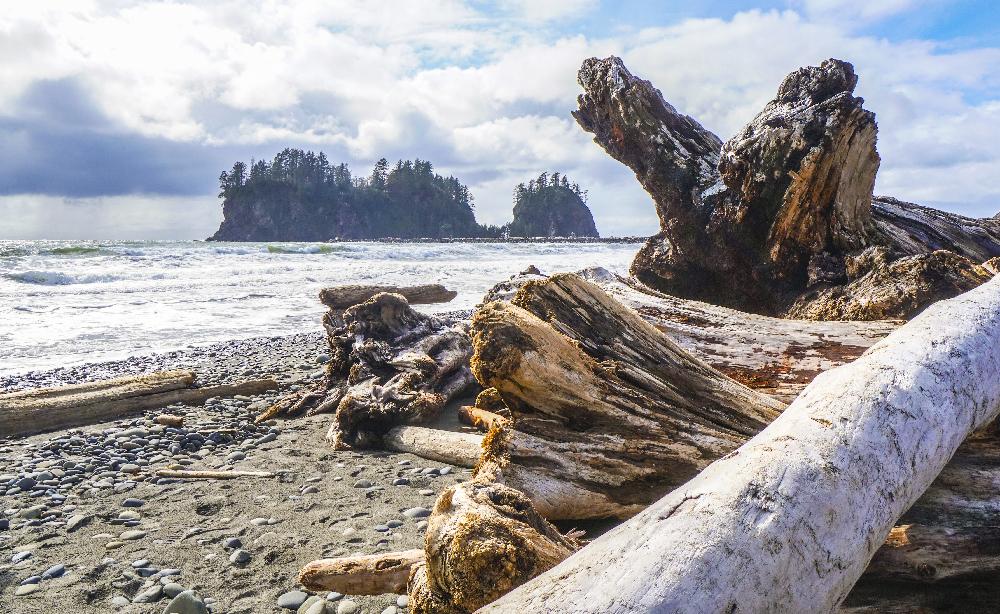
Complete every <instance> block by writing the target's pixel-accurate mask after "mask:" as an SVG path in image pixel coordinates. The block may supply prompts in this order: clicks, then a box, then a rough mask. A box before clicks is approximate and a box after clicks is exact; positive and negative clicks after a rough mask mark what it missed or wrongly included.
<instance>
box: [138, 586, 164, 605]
mask: <svg viewBox="0 0 1000 614" xmlns="http://www.w3.org/2000/svg"><path fill="white" fill-rule="evenodd" d="M162 596H163V586H162V585H160V584H154V585H153V586H151V587H149V588H147V589H145V590H143V591H141V592H140V593H138V594H137V595H136V596H135V597H133V598H132V603H155V602H157V601H159V600H160V597H162Z"/></svg>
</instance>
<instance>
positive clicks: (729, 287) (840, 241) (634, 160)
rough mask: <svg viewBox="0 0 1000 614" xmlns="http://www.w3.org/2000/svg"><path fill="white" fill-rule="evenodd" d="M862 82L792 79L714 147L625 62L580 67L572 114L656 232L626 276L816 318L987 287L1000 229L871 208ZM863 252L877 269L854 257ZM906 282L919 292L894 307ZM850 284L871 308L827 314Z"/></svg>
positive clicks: (916, 304) (856, 314)
mask: <svg viewBox="0 0 1000 614" xmlns="http://www.w3.org/2000/svg"><path fill="white" fill-rule="evenodd" d="M857 80H858V78H857V75H856V74H855V73H854V69H853V67H852V66H851V65H850V64H849V63H847V62H843V61H840V60H834V59H831V60H827V61H825V62H823V63H822V64H821V65H820V66H813V67H807V68H802V69H799V70H797V71H795V72H793V73H792V74H790V75H789V76H788V77H786V78H785V80H784V82H783V83H782V84H781V86H780V87H779V89H778V93H777V95H776V96H775V98H774V99H773V100H771V101H770V102H769V103H767V105H766V106H765V107H764V109H763V110H762V111H761V112H760V113H759V114H758V115H757V116H756V117H755V118H754V119H753V120H752V121H751V122H750V123H749V124H747V126H746V127H745V128H743V130H741V131H740V132H739V133H738V134H737V135H736V136H734V137H733V138H732V139H730V140H729V141H728V142H726V143H725V144H723V143H722V142H721V141H720V140H719V138H718V137H716V136H715V135H714V134H712V133H711V132H709V131H708V130H706V129H705V128H703V127H702V126H701V125H700V124H698V122H697V121H695V120H694V119H692V118H690V117H688V116H686V115H682V114H680V113H678V112H677V110H676V109H674V107H673V106H671V105H670V104H669V103H668V102H666V101H665V100H664V99H663V96H662V95H661V94H660V92H659V91H658V90H656V89H655V88H654V87H653V86H652V84H651V83H649V82H648V81H644V80H642V79H639V78H637V77H635V76H633V75H632V74H631V73H630V72H629V71H628V70H627V69H626V68H625V66H624V64H623V63H622V61H621V60H620V59H619V58H615V57H610V58H607V59H603V60H599V59H593V58H592V59H589V60H587V61H585V62H584V64H583V67H582V68H581V70H580V73H579V82H580V85H581V86H582V87H583V90H584V93H583V94H582V95H581V96H580V97H579V101H578V102H579V109H578V110H577V111H576V112H575V113H574V116H575V117H576V119H577V121H578V122H579V124H580V125H581V126H582V127H583V128H584V130H587V131H588V132H592V133H593V134H594V140H595V141H596V142H597V143H598V144H599V145H601V146H602V147H603V148H604V149H605V151H607V152H608V153H609V154H610V155H611V156H612V157H614V158H615V159H617V160H619V161H620V162H622V163H624V164H625V165H627V166H628V167H629V168H631V169H632V170H633V171H634V172H635V174H636V178H637V179H638V180H639V182H640V183H641V184H642V185H643V187H644V188H645V189H646V191H648V192H649V193H650V195H651V196H652V197H653V200H654V202H655V203H656V208H657V214H658V215H659V218H660V228H661V232H660V233H659V234H658V235H657V236H655V237H653V238H651V239H650V240H649V242H648V243H647V244H646V245H645V247H644V248H643V249H642V250H641V251H640V252H639V254H638V255H637V257H636V260H635V261H634V263H633V265H632V272H633V274H635V275H636V276H637V277H638V278H639V279H641V280H642V281H643V282H645V283H647V284H649V285H651V286H653V287H656V288H658V289H661V290H664V291H666V292H670V293H673V294H677V295H680V296H684V297H688V298H696V299H701V300H706V301H710V302H713V303H717V304H723V305H729V306H733V307H737V308H741V309H745V310H749V311H756V312H760V313H767V314H790V315H797V316H802V317H813V318H837V317H852V318H859V319H867V318H874V317H909V316H910V315H913V314H914V313H916V312H917V311H919V310H920V309H922V308H923V306H925V305H926V304H927V303H928V302H929V301H931V300H936V298H942V297H943V295H949V293H957V292H961V291H963V290H964V289H968V288H971V287H973V286H974V285H976V284H978V283H981V280H982V271H984V270H985V269H981V268H979V269H976V268H975V267H977V266H978V265H977V264H976V263H977V262H982V261H983V260H985V259H987V258H989V257H991V256H996V255H1000V224H997V222H996V221H994V220H971V219H969V218H963V217H961V216H956V215H952V214H947V213H944V212H940V211H934V210H932V209H927V208H924V207H918V206H916V205H910V204H907V203H902V202H900V201H896V200H894V199H887V198H884V199H881V200H879V201H876V202H875V205H874V206H873V196H872V188H873V186H874V183H875V174H876V172H877V170H878V166H879V156H878V152H877V151H876V148H875V144H876V137H877V125H876V123H875V116H874V114H872V113H871V112H870V111H867V110H865V109H864V108H863V102H864V101H863V100H862V99H861V98H858V97H856V96H854V95H853V92H854V87H855V85H856V84H857ZM870 248H879V250H880V251H879V254H881V255H880V257H879V258H870V257H862V254H864V253H865V251H866V250H868V249H870ZM936 250H947V251H950V252H953V254H954V255H955V256H957V257H956V258H951V257H942V256H941V255H940V254H937V255H936V254H935V253H934V252H935V251H936ZM903 258H909V260H906V261H905V262H901V263H899V264H894V263H896V261H897V260H900V259H903ZM866 267H867V268H866ZM903 271H905V275H904V277H905V278H906V279H907V280H908V281H907V282H906V283H908V284H910V286H911V287H912V288H911V289H913V290H914V291H913V292H902V293H900V292H895V293H894V292H892V291H891V290H890V285H891V284H892V283H894V282H893V280H894V279H897V277H898V276H900V275H903ZM861 280H864V281H863V282H861ZM856 283H862V284H863V285H864V286H865V288H866V292H867V296H872V297H874V296H878V297H879V299H878V303H879V306H878V307H877V308H872V309H864V308H859V307H857V306H854V307H850V308H848V307H843V306H838V305H839V304H840V303H838V304H837V305H834V302H836V301H840V302H841V303H842V302H843V300H844V294H843V292H841V293H838V292H832V291H831V292H826V291H824V290H833V289H835V288H842V289H845V290H843V291H844V292H847V293H848V294H850V292H852V291H853V290H851V289H850V287H851V285H852V284H856ZM918 287H919V288H923V290H917V288H918ZM855 289H857V290H858V292H859V296H860V294H862V293H861V291H860V286H855ZM883 290H884V292H883ZM835 297H836V298H835ZM894 297H895V298H894ZM859 300H868V299H859ZM871 300H872V301H873V300H875V299H871ZM869 302H870V301H869ZM824 305H826V306H825V307H824Z"/></svg>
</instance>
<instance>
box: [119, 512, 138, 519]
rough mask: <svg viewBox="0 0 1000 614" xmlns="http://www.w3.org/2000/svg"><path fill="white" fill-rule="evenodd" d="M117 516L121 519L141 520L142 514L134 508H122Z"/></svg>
mask: <svg viewBox="0 0 1000 614" xmlns="http://www.w3.org/2000/svg"><path fill="white" fill-rule="evenodd" d="M118 517H119V518H121V519H122V520H141V519H142V514H140V513H139V512H137V511H135V510H123V511H122V513H120V514H118Z"/></svg>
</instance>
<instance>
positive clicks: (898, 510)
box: [482, 279, 1000, 613]
mask: <svg viewBox="0 0 1000 614" xmlns="http://www.w3.org/2000/svg"><path fill="white" fill-rule="evenodd" d="M998 346H1000V279H994V280H993V281H991V282H988V283H986V284H984V285H983V286H981V287H979V288H977V289H974V290H972V291H970V292H967V293H965V294H963V295H961V296H959V297H957V298H954V299H950V300H947V301H941V302H939V303H937V304H935V305H933V306H932V307H930V308H929V309H927V311H925V312H924V313H923V314H921V315H920V316H918V317H917V318H915V319H914V320H913V321H911V322H910V323H908V324H907V325H905V326H904V327H902V328H900V329H899V330H897V331H896V332H894V333H892V334H891V335H890V336H889V337H887V338H886V339H885V340H883V341H881V342H880V343H878V344H876V345H875V346H873V347H872V349H871V350H869V351H868V352H867V353H865V354H864V355H863V356H862V357H861V358H859V359H858V360H856V361H855V362H853V363H850V364H848V365H844V366H842V367H839V368H837V369H833V370H831V371H828V372H826V373H824V374H822V375H820V376H819V377H817V378H816V380H815V381H814V382H813V383H812V384H810V385H809V386H808V387H807V388H806V389H805V390H804V391H803V392H802V394H801V395H800V396H799V397H798V398H797V399H796V400H795V402H794V403H793V404H792V405H791V406H790V407H789V408H788V409H787V410H786V411H785V412H784V413H783V414H782V415H781V416H780V417H779V418H778V419H777V420H775V421H774V422H773V423H772V424H771V425H770V426H768V427H767V428H766V429H764V430H763V431H762V432H761V433H760V434H758V435H757V436H755V437H754V438H753V439H751V440H750V441H749V442H747V443H746V444H745V445H744V446H742V447H741V448H739V449H738V450H736V451H735V452H733V453H732V454H729V455H727V456H726V457H724V458H722V459H720V460H719V461H717V462H715V463H713V464H712V465H710V466H709V467H708V468H707V469H705V470H704V471H703V472H702V473H701V474H699V475H698V476H697V477H696V478H694V479H693V480H691V481H690V482H688V483H687V484H685V485H683V486H681V487H680V488H678V489H677V490H675V491H674V492H672V493H670V494H669V495H667V496H666V497H664V498H662V499H660V500H659V501H657V502H656V503H655V504H653V505H652V506H650V507H649V508H648V509H647V510H645V511H644V512H642V513H641V514H639V515H637V516H635V517H634V518H632V519H631V520H629V521H628V522H626V523H624V524H622V525H620V526H619V527H617V528H616V529H614V530H612V531H609V532H608V533H606V534H605V535H603V536H601V537H600V538H598V539H597V540H595V541H594V542H593V543H591V544H590V545H589V546H587V547H586V548H584V549H583V550H581V551H580V552H578V553H576V554H575V555H573V556H572V557H570V558H569V559H567V560H565V561H563V562H562V563H561V564H559V565H558V566H556V567H555V568H553V569H551V570H549V571H548V572H546V573H545V574H542V575H541V576H538V577H537V578H535V579H534V580H532V581H530V582H528V583H526V584H524V585H522V586H521V587H519V588H517V589H515V590H514V591H512V592H511V593H509V594H507V595H505V596H504V597H502V598H500V599H499V600H497V601H495V602H493V603H492V604H490V605H489V606H487V607H485V608H483V609H482V611H483V612H511V611H519V612H548V611H555V610H558V611H564V612H602V613H625V612H630V613H634V612H775V611H780V612H823V611H832V610H833V609H835V608H836V607H837V606H838V605H839V604H840V603H841V602H842V601H843V600H844V598H845V597H846V596H847V595H848V593H849V592H850V590H851V587H852V586H853V585H854V583H855V582H856V581H857V579H858V578H859V577H860V576H861V574H862V573H863V572H864V570H865V567H866V566H867V565H868V562H869V561H870V560H871V558H872V556H873V554H874V553H875V551H876V550H877V549H878V548H879V547H880V546H881V545H882V544H883V542H884V541H885V539H886V537H887V535H888V534H889V531H890V529H892V527H893V524H894V523H895V521H896V519H898V518H899V517H900V515H901V514H902V513H903V512H904V511H906V510H907V508H909V507H910V506H911V505H912V504H913V503H914V501H916V500H917V498H918V497H919V496H920V495H921V493H923V492H924V491H925V490H926V489H927V487H928V486H930V484H931V482H932V481H934V479H935V477H936V476H937V475H938V474H939V473H940V472H941V470H942V469H943V468H944V467H945V465H946V464H947V463H948V461H949V460H950V459H951V457H952V455H953V454H954V453H955V451H956V450H957V449H958V447H959V445H960V444H961V443H962V442H963V440H964V439H965V438H966V437H967V436H968V435H969V433H971V432H972V431H973V430H975V429H977V428H981V427H983V426H984V425H986V424H987V423H988V422H989V421H991V420H992V419H994V418H995V417H996V416H997V414H998V412H1000V352H998V351H997V347H998Z"/></svg>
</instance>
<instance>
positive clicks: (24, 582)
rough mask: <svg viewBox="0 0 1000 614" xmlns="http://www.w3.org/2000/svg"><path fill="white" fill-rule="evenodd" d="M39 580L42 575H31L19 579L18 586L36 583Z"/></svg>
mask: <svg viewBox="0 0 1000 614" xmlns="http://www.w3.org/2000/svg"><path fill="white" fill-rule="evenodd" d="M41 581H42V577H41V576H31V577H28V578H25V579H24V580H21V584H20V586H25V585H27V584H38V583H39V582H41Z"/></svg>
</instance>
